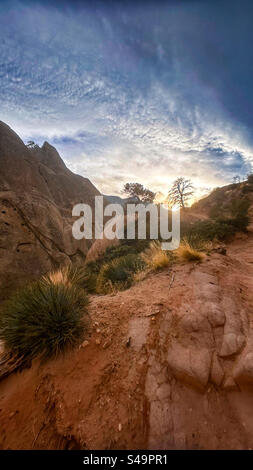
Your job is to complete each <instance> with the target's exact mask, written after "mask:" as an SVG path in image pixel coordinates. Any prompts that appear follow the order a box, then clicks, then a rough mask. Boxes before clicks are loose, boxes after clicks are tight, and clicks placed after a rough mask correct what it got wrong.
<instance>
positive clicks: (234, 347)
mask: <svg viewBox="0 0 253 470" xmlns="http://www.w3.org/2000/svg"><path fill="white" fill-rule="evenodd" d="M244 343H245V337H244V335H242V334H236V333H232V332H231V333H226V334H224V336H223V342H222V346H221V350H220V352H219V356H221V357H226V356H232V355H233V354H235V353H238V352H240V350H241V349H242V347H243V345H244Z"/></svg>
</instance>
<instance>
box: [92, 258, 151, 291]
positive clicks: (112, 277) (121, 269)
mask: <svg viewBox="0 0 253 470" xmlns="http://www.w3.org/2000/svg"><path fill="white" fill-rule="evenodd" d="M143 267H144V263H143V261H142V259H141V258H140V257H138V256H136V255H131V254H128V255H127V256H122V257H121V258H118V259H114V260H112V261H110V262H108V263H105V264H104V265H103V266H102V268H101V271H100V273H99V275H98V278H97V287H96V290H97V292H98V293H99V294H106V293H108V292H113V291H114V290H122V289H127V288H128V287H130V286H131V284H132V282H133V275H134V273H136V272H137V271H139V270H141V269H143Z"/></svg>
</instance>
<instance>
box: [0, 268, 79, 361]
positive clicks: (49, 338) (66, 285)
mask: <svg viewBox="0 0 253 470" xmlns="http://www.w3.org/2000/svg"><path fill="white" fill-rule="evenodd" d="M80 276H81V275H80V273H79V274H78V271H77V270H73V269H71V268H64V269H63V270H59V271H57V272H55V273H51V274H49V275H48V276H46V277H43V278H42V279H41V280H39V281H37V282H34V283H32V284H30V285H28V286H27V287H25V288H23V289H21V290H19V291H18V292H16V293H15V294H14V295H13V296H12V297H11V298H10V299H9V300H7V301H6V302H5V303H4V304H3V305H2V306H1V311H0V339H1V340H3V341H4V345H5V351H6V358H7V357H8V358H10V357H11V358H15V360H16V362H17V363H18V362H19V364H20V362H21V363H22V364H25V363H29V362H30V361H31V360H32V359H34V358H36V357H39V358H40V359H41V360H46V359H49V358H52V357H56V356H58V355H59V354H60V353H63V352H65V351H66V350H67V349H69V348H72V347H74V346H75V345H77V344H78V343H80V342H81V341H82V340H83V337H84V333H85V330H86V324H85V313H87V310H86V307H87V303H88V297H87V294H86V293H85V291H84V289H83V288H82V287H80V282H81V277H80Z"/></svg>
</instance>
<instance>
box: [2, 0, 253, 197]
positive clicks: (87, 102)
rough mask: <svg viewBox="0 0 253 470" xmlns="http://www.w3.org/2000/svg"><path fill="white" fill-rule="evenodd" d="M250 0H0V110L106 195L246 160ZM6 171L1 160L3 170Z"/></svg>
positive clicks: (228, 171)
mask: <svg viewBox="0 0 253 470" xmlns="http://www.w3.org/2000/svg"><path fill="white" fill-rule="evenodd" d="M252 45H253V2H252V1H251V0H249V1H248V0H241V1H238V0H219V1H218V0H217V1H216V0H210V1H208V0H207V1H205V0H199V1H198V0H171V1H169V0H168V1H159V0H156V1H149V0H146V1H145V2H144V1H143V2H142V1H135V2H130V1H127V0H125V1H122V2H121V1H120V0H119V1H117V2H116V1H110V0H107V1H100V2H99V1H96V0H94V1H92V2H91V1H90V2H88V1H87V2H84V1H83V2H81V1H74V0H72V1H71V2H70V1H69V2H68V1H64V0H62V1H61V2H57V1H54V0H52V1H51V2H49V1H47V0H44V1H36V0H33V1H25V0H20V1H14V0H13V1H11V0H10V1H7V0H1V2H0V120H2V121H4V122H6V123H7V124H9V125H10V126H11V127H12V128H13V129H14V130H15V131H16V132H17V133H18V134H19V135H20V137H21V138H22V139H23V140H24V141H25V142H27V141H28V140H34V141H35V142H36V143H37V144H39V145H42V144H43V142H44V141H45V140H47V141H49V142H50V143H51V144H52V145H54V146H55V147H56V148H57V150H58V151H59V153H60V155H61V156H62V158H63V159H64V161H65V162H66V164H67V165H68V167H69V168H70V169H71V170H72V171H74V172H76V173H79V174H81V175H83V176H85V177H88V178H89V179H90V180H91V181H92V182H93V183H94V184H95V185H96V186H97V187H98V189H99V190H100V191H101V192H102V193H104V194H117V195H119V194H121V190H122V188H123V186H124V184H125V183H127V182H139V183H142V184H143V185H144V186H146V187H148V188H149V189H151V190H153V191H155V192H156V191H161V192H163V193H164V194H167V192H168V189H169V186H170V185H171V183H172V182H173V180H174V179H175V178H176V177H178V176H184V177H186V178H190V179H191V180H192V181H193V183H194V185H195V187H196V188H197V194H199V195H201V194H202V193H203V194H204V193H205V192H206V191H207V190H209V189H211V188H214V187H217V186H222V185H224V184H228V183H230V182H232V179H233V177H234V176H235V175H240V176H241V178H244V177H245V175H247V174H248V173H249V172H250V171H251V163H253V47H252ZM0 171H1V169H0Z"/></svg>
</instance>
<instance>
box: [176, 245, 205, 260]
mask: <svg viewBox="0 0 253 470" xmlns="http://www.w3.org/2000/svg"><path fill="white" fill-rule="evenodd" d="M176 256H177V257H178V258H179V259H180V260H182V261H202V260H203V259H204V257H205V255H204V253H202V252H201V251H198V250H197V249H196V248H194V247H193V246H192V245H191V244H190V243H189V242H188V241H187V240H183V241H182V243H181V245H180V246H179V248H178V249H177V250H176Z"/></svg>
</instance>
